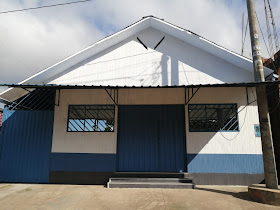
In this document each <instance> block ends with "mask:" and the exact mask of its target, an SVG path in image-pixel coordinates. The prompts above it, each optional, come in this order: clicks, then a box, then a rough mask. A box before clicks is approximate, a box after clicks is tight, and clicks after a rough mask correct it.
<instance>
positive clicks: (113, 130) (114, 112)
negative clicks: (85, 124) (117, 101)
mask: <svg viewBox="0 0 280 210" xmlns="http://www.w3.org/2000/svg"><path fill="white" fill-rule="evenodd" d="M70 106H72V107H73V106H112V107H113V108H114V109H113V114H114V126H113V129H112V130H111V131H105V130H104V131H87V130H84V131H69V130H68V128H69V116H70V115H69V113H70ZM115 123H116V106H115V105H114V104H69V105H68V112H67V126H66V132H68V133H113V132H115Z"/></svg>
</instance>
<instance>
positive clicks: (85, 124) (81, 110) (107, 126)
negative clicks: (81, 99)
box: [67, 105, 115, 132]
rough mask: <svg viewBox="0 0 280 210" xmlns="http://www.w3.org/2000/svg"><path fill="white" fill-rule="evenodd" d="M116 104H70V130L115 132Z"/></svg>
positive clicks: (68, 129) (68, 127) (68, 128)
mask: <svg viewBox="0 0 280 210" xmlns="http://www.w3.org/2000/svg"><path fill="white" fill-rule="evenodd" d="M114 123H115V106H113V105H69V110H68V126H67V131H68V132H113V131H114Z"/></svg>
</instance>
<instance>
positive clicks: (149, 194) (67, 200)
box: [0, 184, 280, 210]
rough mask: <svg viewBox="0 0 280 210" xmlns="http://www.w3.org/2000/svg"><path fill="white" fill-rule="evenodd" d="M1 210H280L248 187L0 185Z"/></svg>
mask: <svg viewBox="0 0 280 210" xmlns="http://www.w3.org/2000/svg"><path fill="white" fill-rule="evenodd" d="M0 209H211V210H212V209H215V210H216V209H226V210H230V209H234V210H238V209H280V208H279V207H275V206H270V205H265V204H261V203H256V202H253V201H251V200H250V199H249V197H248V193H247V187H229V186H196V189H194V190H189V189H107V188H105V187H104V186H97V185H43V184H0Z"/></svg>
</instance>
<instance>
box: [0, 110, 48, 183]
mask: <svg viewBox="0 0 280 210" xmlns="http://www.w3.org/2000/svg"><path fill="white" fill-rule="evenodd" d="M52 129H53V111H22V110H20V111H19V110H18V111H10V110H7V109H5V110H4V122H3V127H2V132H1V136H0V141H1V142H0V146H1V150H0V158H1V159H0V181H1V182H29V183H48V182H49V165H50V152H51V142H52Z"/></svg>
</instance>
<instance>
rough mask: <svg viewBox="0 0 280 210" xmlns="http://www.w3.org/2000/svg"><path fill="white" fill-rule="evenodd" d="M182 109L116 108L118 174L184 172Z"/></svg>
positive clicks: (167, 107) (160, 106) (183, 119)
mask: <svg viewBox="0 0 280 210" xmlns="http://www.w3.org/2000/svg"><path fill="white" fill-rule="evenodd" d="M184 116H185V115H184V106H183V105H151V106H147V105H146V106H145V105H144V106H138V105H136V106H119V133H118V151H117V153H118V171H142V172H149V171H151V172H182V171H184V169H185V154H186V152H185V149H186V146H185V118H184Z"/></svg>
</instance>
